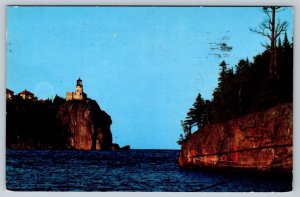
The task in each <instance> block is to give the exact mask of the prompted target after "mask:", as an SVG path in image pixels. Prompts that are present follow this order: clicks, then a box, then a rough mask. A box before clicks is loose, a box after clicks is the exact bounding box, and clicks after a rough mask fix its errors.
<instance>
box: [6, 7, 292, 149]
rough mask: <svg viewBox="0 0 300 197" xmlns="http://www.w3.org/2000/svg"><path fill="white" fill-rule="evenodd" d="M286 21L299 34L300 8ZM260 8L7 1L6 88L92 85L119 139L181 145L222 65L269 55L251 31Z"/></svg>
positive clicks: (48, 90) (48, 94)
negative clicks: (190, 114)
mask: <svg viewBox="0 0 300 197" xmlns="http://www.w3.org/2000/svg"><path fill="white" fill-rule="evenodd" d="M278 17H279V18H280V19H281V20H282V21H284V20H286V21H287V22H288V23H289V26H288V32H287V33H288V36H289V38H291V35H292V33H293V10H292V8H286V9H285V10H284V11H282V12H280V13H279V14H278ZM264 18H265V15H264V14H263V13H262V12H261V8H258V7H39V6H35V7H13V6H11V7H8V8H7V83H6V86H7V88H10V89H12V90H13V91H15V92H16V93H18V92H20V91H22V90H24V89H25V88H26V89H28V90H29V91H31V92H33V93H34V94H35V95H36V96H37V97H38V98H41V99H45V98H53V97H54V96H55V94H58V95H59V96H62V97H65V93H66V92H67V91H74V90H75V85H76V80H77V79H78V77H81V79H82V80H83V85H84V91H85V92H86V93H87V95H88V97H90V98H92V99H95V100H96V101H97V102H98V104H99V105H100V107H101V108H102V109H103V110H105V111H106V112H107V113H108V114H110V115H111V116H112V120H113V125H112V133H113V140H114V142H117V143H119V144H120V145H121V146H123V145H126V144H130V145H131V146H132V148H168V149H174V148H176V149H177V148H179V146H178V145H177V144H176V141H177V140H178V138H179V134H180V133H182V130H181V126H180V120H182V119H184V118H185V116H186V112H187V111H188V109H189V108H190V107H191V105H192V104H193V102H194V99H195V98H196V96H197V94H198V93H199V92H200V93H201V94H202V96H203V97H204V98H205V99H210V98H211V94H212V92H213V90H214V88H215V87H216V85H217V79H218V72H219V67H218V65H219V63H220V62H221V61H222V60H225V61H226V62H227V63H228V64H229V66H235V65H236V64H237V63H238V60H239V59H242V58H247V57H248V58H249V59H250V60H251V58H252V57H253V56H254V55H256V54H258V53H260V52H262V51H263V47H262V46H261V44H260V43H264V42H265V41H266V39H265V38H264V37H262V36H260V35H257V34H255V33H252V32H250V31H249V28H250V27H257V26H258V23H259V22H261V21H262V20H263V19H264Z"/></svg>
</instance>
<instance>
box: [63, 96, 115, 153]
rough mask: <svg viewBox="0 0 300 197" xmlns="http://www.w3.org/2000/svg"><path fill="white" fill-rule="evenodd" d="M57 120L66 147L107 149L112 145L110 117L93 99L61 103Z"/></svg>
mask: <svg viewBox="0 0 300 197" xmlns="http://www.w3.org/2000/svg"><path fill="white" fill-rule="evenodd" d="M57 121H58V125H60V126H61V129H60V130H61V132H62V137H63V138H64V140H65V146H66V147H67V148H71V149H77V150H107V149H111V147H112V134H111V131H110V125H111V123H112V121H111V118H110V116H109V115H108V114H107V113H106V112H104V111H102V110H101V109H100V107H99V106H98V104H97V103H96V101H94V100H83V101H67V102H65V103H63V104H62V105H60V107H59V109H58V113H57Z"/></svg>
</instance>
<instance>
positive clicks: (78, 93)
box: [66, 77, 87, 101]
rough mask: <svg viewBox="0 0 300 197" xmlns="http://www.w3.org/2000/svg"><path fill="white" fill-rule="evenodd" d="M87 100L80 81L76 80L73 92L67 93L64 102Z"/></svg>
mask: <svg viewBox="0 0 300 197" xmlns="http://www.w3.org/2000/svg"><path fill="white" fill-rule="evenodd" d="M86 98H87V95H86V93H84V92H83V85H82V80H81V79H80V77H79V79H77V84H76V89H75V92H67V95H66V101H71V100H85V99H86Z"/></svg>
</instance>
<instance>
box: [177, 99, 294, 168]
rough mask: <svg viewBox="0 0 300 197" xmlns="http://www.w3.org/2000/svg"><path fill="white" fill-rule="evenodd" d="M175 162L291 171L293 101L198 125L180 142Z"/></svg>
mask: <svg viewBox="0 0 300 197" xmlns="http://www.w3.org/2000/svg"><path fill="white" fill-rule="evenodd" d="M178 163H179V166H181V167H187V168H217V169H222V168H230V169H243V170H245V169H248V170H255V171H257V170H258V171H284V172H291V171H292V168H293V105H292V104H282V105H278V106H275V107H272V108H271V109H269V110H267V111H263V112H258V113H253V114H249V115H246V116H243V117H240V118H237V119H233V120H230V121H226V122H223V123H219V124H212V125H209V126H207V127H205V128H202V129H200V130H199V131H197V132H195V133H193V134H192V135H191V136H190V137H189V138H188V139H187V140H186V141H185V142H183V143H182V147H181V152H180V156H179V161H178Z"/></svg>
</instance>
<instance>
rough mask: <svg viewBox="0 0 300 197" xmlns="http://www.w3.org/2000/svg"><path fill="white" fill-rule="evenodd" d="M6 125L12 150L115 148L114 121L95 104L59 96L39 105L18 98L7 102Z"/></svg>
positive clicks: (33, 101) (8, 141)
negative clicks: (113, 144)
mask: <svg viewBox="0 0 300 197" xmlns="http://www.w3.org/2000/svg"><path fill="white" fill-rule="evenodd" d="M6 123H7V124H6V125H7V126H6V127H7V128H6V133H7V135H6V137H7V140H6V145H7V147H8V148H19V149H31V148H32V149H48V148H53V149H65V148H69V149H80V150H90V149H109V148H110V146H111V145H112V137H111V131H110V125H111V123H112V121H111V118H110V116H109V115H108V114H106V113H105V112H104V111H102V110H101V109H100V107H99V106H98V104H97V103H96V101H93V100H85V101H68V102H66V101H65V100H64V99H63V98H61V97H58V96H56V97H55V99H54V100H53V101H52V100H50V99H48V100H45V101H37V100H23V99H22V98H20V97H19V96H14V97H13V98H12V100H7V108H6ZM96 134H97V135H96ZM100 134H101V135H100ZM88 136H90V138H89V137H88ZM72 140H73V141H72ZM74 142H76V143H74ZM84 144H86V145H87V146H85V145H84ZM96 146H97V147H96Z"/></svg>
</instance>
